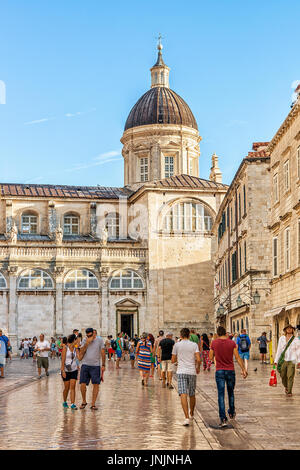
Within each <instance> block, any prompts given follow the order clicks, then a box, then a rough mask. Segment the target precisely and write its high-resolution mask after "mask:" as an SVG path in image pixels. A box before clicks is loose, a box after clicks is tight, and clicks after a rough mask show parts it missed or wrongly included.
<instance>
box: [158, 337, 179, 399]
mask: <svg viewBox="0 0 300 470" xmlns="http://www.w3.org/2000/svg"><path fill="white" fill-rule="evenodd" d="M174 344H175V341H174V340H173V334H172V333H167V334H166V337H165V338H164V339H162V340H161V342H160V343H159V352H158V357H159V360H160V363H161V374H162V386H163V388H165V387H166V379H167V388H169V389H170V390H172V389H173V388H174V387H173V385H172V376H173V367H174V366H173V364H172V351H173V346H174Z"/></svg>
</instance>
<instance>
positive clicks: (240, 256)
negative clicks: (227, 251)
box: [239, 245, 242, 277]
mask: <svg viewBox="0 0 300 470" xmlns="http://www.w3.org/2000/svg"><path fill="white" fill-rule="evenodd" d="M239 265H240V272H239V276H240V277H241V275H242V246H241V245H240V246H239Z"/></svg>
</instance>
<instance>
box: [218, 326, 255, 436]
mask: <svg viewBox="0 0 300 470" xmlns="http://www.w3.org/2000/svg"><path fill="white" fill-rule="evenodd" d="M209 356H210V360H211V361H212V360H213V359H214V358H215V360H216V376H215V377H216V383H217V389H218V405H219V417H220V424H219V426H220V427H225V426H227V421H228V418H227V416H226V412H225V384H226V387H227V393H228V402H229V408H228V415H229V418H230V419H234V417H235V403H234V387H235V370H234V363H233V356H234V357H235V358H236V360H237V362H238V364H239V366H240V368H241V370H242V376H243V377H244V379H245V378H246V377H247V375H248V373H247V371H246V368H245V365H244V362H243V360H242V358H241V357H240V355H239V353H238V349H237V345H236V344H235V342H234V341H232V340H231V339H228V337H227V335H226V330H225V328H224V327H223V326H219V327H218V328H217V339H215V340H213V341H212V343H211V346H210V353H209Z"/></svg>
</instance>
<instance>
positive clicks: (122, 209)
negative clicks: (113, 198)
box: [119, 196, 128, 240]
mask: <svg viewBox="0 0 300 470" xmlns="http://www.w3.org/2000/svg"><path fill="white" fill-rule="evenodd" d="M119 214H120V229H119V232H120V233H119V236H120V239H121V240H126V239H127V236H128V216H127V196H119Z"/></svg>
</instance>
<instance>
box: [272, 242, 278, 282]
mask: <svg viewBox="0 0 300 470" xmlns="http://www.w3.org/2000/svg"><path fill="white" fill-rule="evenodd" d="M273 276H274V277H275V276H278V238H277V237H275V238H273Z"/></svg>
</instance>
